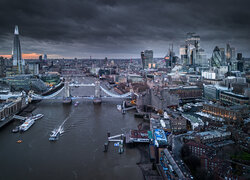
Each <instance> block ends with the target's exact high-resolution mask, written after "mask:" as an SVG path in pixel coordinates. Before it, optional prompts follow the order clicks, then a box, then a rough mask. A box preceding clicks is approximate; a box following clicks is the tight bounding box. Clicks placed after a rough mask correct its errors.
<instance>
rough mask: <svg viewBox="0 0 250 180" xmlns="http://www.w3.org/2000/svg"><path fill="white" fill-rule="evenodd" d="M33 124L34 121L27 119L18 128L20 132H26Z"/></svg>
mask: <svg viewBox="0 0 250 180" xmlns="http://www.w3.org/2000/svg"><path fill="white" fill-rule="evenodd" d="M34 123H35V120H34V119H29V118H28V119H27V120H26V121H25V122H24V123H23V124H22V125H21V126H20V128H19V130H20V131H27V130H28V129H29V128H30V126H32V125H33V124H34Z"/></svg>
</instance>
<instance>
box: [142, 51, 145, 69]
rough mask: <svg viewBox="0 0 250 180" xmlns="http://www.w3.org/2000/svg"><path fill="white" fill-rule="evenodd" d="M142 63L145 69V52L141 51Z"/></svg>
mask: <svg viewBox="0 0 250 180" xmlns="http://www.w3.org/2000/svg"><path fill="white" fill-rule="evenodd" d="M141 64H142V69H145V56H144V52H143V51H142V52H141Z"/></svg>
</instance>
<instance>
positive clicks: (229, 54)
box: [226, 44, 232, 63]
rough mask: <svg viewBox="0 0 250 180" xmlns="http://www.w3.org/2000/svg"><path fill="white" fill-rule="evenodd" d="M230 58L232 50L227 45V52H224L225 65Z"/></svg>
mask: <svg viewBox="0 0 250 180" xmlns="http://www.w3.org/2000/svg"><path fill="white" fill-rule="evenodd" d="M231 57H232V50H231V47H230V45H229V44H227V52H226V58H227V63H230V61H231Z"/></svg>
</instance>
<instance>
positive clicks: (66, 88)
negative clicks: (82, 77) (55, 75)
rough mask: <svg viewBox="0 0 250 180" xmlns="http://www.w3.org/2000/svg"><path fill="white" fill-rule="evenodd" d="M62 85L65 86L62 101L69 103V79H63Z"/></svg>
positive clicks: (70, 100) (70, 101)
mask: <svg viewBox="0 0 250 180" xmlns="http://www.w3.org/2000/svg"><path fill="white" fill-rule="evenodd" d="M64 86H65V87H64V88H65V91H64V97H63V103H64V104H70V103H72V99H71V95H70V87H69V81H67V80H65V83H64Z"/></svg>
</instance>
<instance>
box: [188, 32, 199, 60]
mask: <svg viewBox="0 0 250 180" xmlns="http://www.w3.org/2000/svg"><path fill="white" fill-rule="evenodd" d="M186 46H187V59H188V65H195V64H196V62H195V61H196V59H197V53H198V50H199V48H200V36H198V35H195V33H187V38H186Z"/></svg>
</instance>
